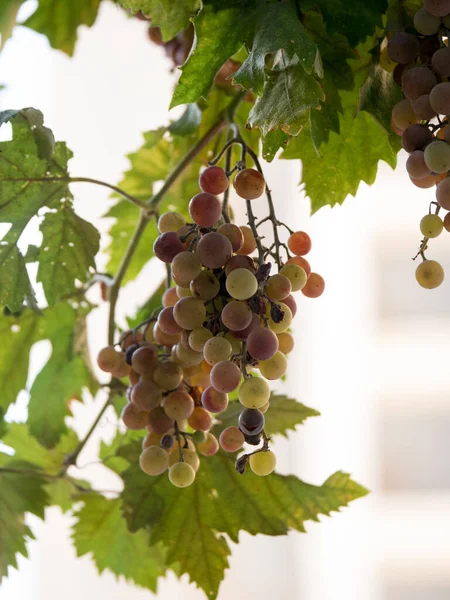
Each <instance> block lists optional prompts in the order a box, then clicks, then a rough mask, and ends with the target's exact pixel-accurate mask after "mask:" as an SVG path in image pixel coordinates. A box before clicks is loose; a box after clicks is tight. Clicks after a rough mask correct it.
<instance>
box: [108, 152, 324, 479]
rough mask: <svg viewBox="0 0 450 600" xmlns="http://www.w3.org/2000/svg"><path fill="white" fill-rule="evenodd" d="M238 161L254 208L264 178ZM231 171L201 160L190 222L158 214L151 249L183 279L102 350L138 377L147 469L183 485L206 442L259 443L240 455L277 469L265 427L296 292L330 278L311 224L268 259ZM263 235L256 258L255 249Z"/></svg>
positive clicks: (238, 446)
mask: <svg viewBox="0 0 450 600" xmlns="http://www.w3.org/2000/svg"><path fill="white" fill-rule="evenodd" d="M236 170H237V174H236V175H235V177H234V180H233V185H234V189H235V191H236V194H237V195H238V196H239V197H240V198H243V199H245V200H246V201H247V212H248V213H249V212H250V210H251V209H250V208H249V207H248V204H249V202H250V201H253V200H254V199H256V198H259V197H260V196H261V195H262V194H263V193H264V192H265V190H266V182H265V180H264V177H263V176H262V174H261V173H260V172H259V171H257V170H256V169H251V168H244V167H243V165H242V164H241V163H239V164H238V166H237V167H236V168H235V169H233V171H232V173H233V172H235V171H236ZM229 176H230V173H227V172H226V171H225V170H224V169H222V168H221V167H220V166H217V165H212V166H208V167H207V168H206V169H205V170H203V171H202V173H201V174H200V177H199V187H200V192H199V193H198V194H197V195H195V196H194V197H193V198H192V199H191V200H190V203H189V214H190V219H191V220H192V222H190V223H186V220H185V218H184V217H183V215H182V214H180V213H178V212H166V213H164V214H162V215H161V216H160V217H159V220H158V231H159V236H158V237H157V239H156V241H155V243H154V248H153V249H154V254H155V256H156V257H157V258H159V260H161V261H162V262H164V263H166V265H167V268H168V273H169V274H170V278H171V280H172V281H173V283H174V285H173V286H170V287H168V288H167V289H166V291H165V292H164V294H163V297H162V307H161V308H160V309H159V311H158V314H157V315H154V316H152V317H151V318H150V319H148V321H146V322H145V323H143V324H141V325H140V326H138V327H137V328H136V329H135V330H133V331H128V332H125V333H124V334H122V336H121V339H120V340H119V344H118V347H114V346H108V347H106V348H104V349H102V350H101V351H100V353H99V355H98V365H99V367H100V368H101V369H102V370H104V371H106V372H109V373H111V374H112V376H113V377H116V378H122V377H128V378H129V387H128V392H127V395H128V404H127V405H126V406H125V408H124V409H123V412H122V420H123V422H124V424H125V425H126V426H127V427H128V428H130V429H146V430H147V435H146V436H145V438H144V440H143V451H142V454H141V457H140V466H141V468H142V470H143V471H144V472H145V473H147V474H148V475H160V474H162V473H164V472H165V471H166V470H168V473H169V479H170V481H171V482H172V484H173V485H175V486H178V487H186V486H188V485H190V484H191V483H192V482H193V481H194V479H195V475H196V472H197V470H198V468H199V464H200V460H199V456H198V454H201V455H203V456H211V455H214V454H216V453H217V452H218V451H219V447H222V449H223V450H224V451H225V452H230V453H236V452H239V451H241V450H242V449H243V448H244V445H245V444H248V445H250V446H260V448H258V449H257V450H254V451H251V452H249V453H246V454H244V455H243V456H241V457H240V458H238V460H237V462H236V469H237V470H238V471H239V472H241V473H243V472H244V471H245V468H246V466H247V463H248V464H249V466H250V469H251V470H252V471H253V472H254V473H255V474H257V475H268V474H270V473H271V472H272V471H273V470H274V469H275V464H276V458H275V455H274V453H273V452H272V451H271V450H270V449H269V439H268V437H267V435H266V434H265V431H264V420H265V417H264V414H265V413H266V411H267V410H268V409H269V405H270V388H269V384H268V382H267V380H269V381H273V380H277V379H280V378H281V377H283V376H284V374H285V373H286V369H287V358H286V356H287V355H288V354H289V353H290V352H291V351H292V349H293V347H294V339H293V336H292V334H291V333H290V332H289V328H290V326H291V323H292V319H293V317H294V316H295V313H296V311H297V304H296V301H295V299H294V297H293V296H292V293H293V292H298V291H300V290H301V291H302V292H303V294H304V295H305V296H307V297H310V298H316V297H318V296H320V295H321V293H322V292H323V290H324V285H325V284H324V281H323V279H322V277H321V276H320V275H318V274H317V273H311V268H310V265H309V263H308V261H307V260H306V259H305V258H304V255H305V254H307V253H308V252H309V251H310V249H311V239H310V237H309V236H308V234H307V233H305V232H302V231H297V232H291V233H290V236H289V238H288V240H287V244H286V245H285V250H286V261H285V262H284V264H282V263H281V262H280V263H279V264H280V268H279V270H278V272H277V273H274V274H271V264H270V263H269V262H266V260H265V259H266V258H267V257H268V256H270V255H271V252H272V251H271V250H270V249H266V248H263V247H262V245H261V244H262V242H261V239H260V238H259V236H258V234H257V231H256V227H255V226H254V227H253V229H252V228H251V227H249V226H247V225H243V226H241V227H238V226H237V225H235V224H233V223H230V222H229V219H228V215H227V211H226V209H224V206H223V204H222V203H221V201H220V200H219V198H218V195H220V194H222V193H224V192H227V190H228V187H229ZM227 193H228V192H227ZM249 221H250V219H249ZM252 221H253V220H252ZM253 224H254V221H253ZM278 225H279V223H278V222H277V223H276V226H278ZM258 245H259V254H258V256H259V257H262V259H258V260H257V259H256V258H253V257H252V256H251V255H252V254H253V253H254V252H255V250H256V249H257V247H258ZM291 253H292V254H293V255H292V256H291ZM256 371H259V374H258V373H257V372H256ZM232 393H235V394H236V396H237V399H238V401H239V402H240V403H241V405H242V412H241V413H240V415H239V418H238V422H237V423H236V425H232V426H229V427H226V428H225V429H224V430H223V431H222V432H221V433H220V437H219V439H217V438H216V436H215V435H214V434H213V433H212V432H211V431H210V430H211V428H212V426H213V425H214V424H215V422H220V413H222V412H223V411H224V410H225V409H226V408H227V406H228V403H229V396H228V395H229V394H232Z"/></svg>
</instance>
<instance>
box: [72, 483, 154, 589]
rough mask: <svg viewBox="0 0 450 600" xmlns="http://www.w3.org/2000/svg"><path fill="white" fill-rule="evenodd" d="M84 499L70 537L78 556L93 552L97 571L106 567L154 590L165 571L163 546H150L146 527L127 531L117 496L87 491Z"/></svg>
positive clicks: (101, 570) (76, 515)
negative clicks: (111, 497) (107, 496)
mask: <svg viewBox="0 0 450 600" xmlns="http://www.w3.org/2000/svg"><path fill="white" fill-rule="evenodd" d="M83 501H84V506H83V507H82V508H81V509H80V510H78V511H77V512H76V513H75V517H76V519H77V522H76V523H75V525H74V528H73V536H72V538H73V542H74V544H75V548H76V551H77V556H83V555H85V554H88V553H92V558H93V560H94V562H95V565H96V566H97V569H98V570H99V572H100V573H103V571H104V570H105V569H107V570H109V571H111V572H112V573H114V574H115V575H117V576H119V575H123V576H124V577H125V578H126V579H127V580H131V581H133V582H134V583H135V584H136V585H139V586H142V587H145V588H148V589H149V590H152V591H153V592H156V586H157V579H158V577H160V576H161V575H164V572H165V566H164V565H165V551H164V547H163V545H162V544H156V545H150V540H149V535H148V533H147V532H146V531H145V530H139V531H137V532H136V533H131V532H130V531H129V530H128V528H127V524H126V521H125V519H124V518H123V515H122V510H121V501H120V499H118V498H116V499H113V500H108V499H107V498H105V497H103V496H101V495H100V494H89V495H86V496H84V497H83Z"/></svg>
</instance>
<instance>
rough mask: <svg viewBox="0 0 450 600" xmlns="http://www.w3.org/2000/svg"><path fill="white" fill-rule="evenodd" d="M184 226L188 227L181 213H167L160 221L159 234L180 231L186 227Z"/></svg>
mask: <svg viewBox="0 0 450 600" xmlns="http://www.w3.org/2000/svg"><path fill="white" fill-rule="evenodd" d="M184 225H186V219H185V218H184V217H183V215H182V214H180V213H179V212H166V213H163V214H162V215H161V216H160V217H159V219H158V231H159V233H166V232H167V231H178V230H179V229H180V228H181V227H184Z"/></svg>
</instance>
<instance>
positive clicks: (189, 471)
mask: <svg viewBox="0 0 450 600" xmlns="http://www.w3.org/2000/svg"><path fill="white" fill-rule="evenodd" d="M194 479H195V470H194V469H193V468H192V467H191V465H188V463H187V462H176V463H175V464H174V465H172V466H171V467H170V469H169V481H170V483H171V484H172V485H174V486H175V487H179V488H184V487H188V486H189V485H191V484H192V483H193V482H194Z"/></svg>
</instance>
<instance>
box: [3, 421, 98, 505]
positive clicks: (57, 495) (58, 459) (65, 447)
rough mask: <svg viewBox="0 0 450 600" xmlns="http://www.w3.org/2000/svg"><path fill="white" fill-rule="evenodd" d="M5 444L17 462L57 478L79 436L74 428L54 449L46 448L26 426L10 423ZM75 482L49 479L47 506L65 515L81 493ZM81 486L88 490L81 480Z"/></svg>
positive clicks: (47, 484)
mask: <svg viewBox="0 0 450 600" xmlns="http://www.w3.org/2000/svg"><path fill="white" fill-rule="evenodd" d="M2 442H3V443H4V444H6V445H7V446H10V447H11V448H12V449H13V450H14V460H21V461H26V462H27V463H29V464H30V465H32V466H33V467H34V468H36V467H37V468H38V469H43V470H44V471H45V472H46V473H47V474H50V475H57V474H58V473H59V471H60V470H61V468H62V467H63V465H64V459H65V457H66V456H67V455H68V454H70V452H72V451H73V450H74V448H75V447H76V446H77V444H78V437H77V435H76V433H75V432H74V431H73V429H71V430H69V431H68V432H67V433H66V434H65V435H63V436H62V438H61V439H60V441H59V443H58V444H57V445H56V446H55V447H54V448H50V449H49V448H45V447H44V446H42V445H41V444H40V443H39V442H38V441H37V439H36V438H34V437H33V436H32V435H31V434H30V431H29V429H28V426H27V424H26V423H9V424H8V430H7V432H6V433H5V435H4V436H3V439H2ZM72 481H73V479H72V478H71V479H53V480H52V479H49V480H48V481H46V484H45V491H46V492H47V494H48V496H49V501H48V503H49V504H51V505H58V506H59V507H60V508H61V509H62V510H63V512H67V511H68V510H70V508H71V507H72V505H73V503H74V500H75V498H76V496H77V495H78V492H77V490H76V488H75V486H74V485H73V483H72ZM77 483H78V484H79V485H83V487H86V488H89V484H88V483H86V482H85V481H81V480H78V481H77Z"/></svg>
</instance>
